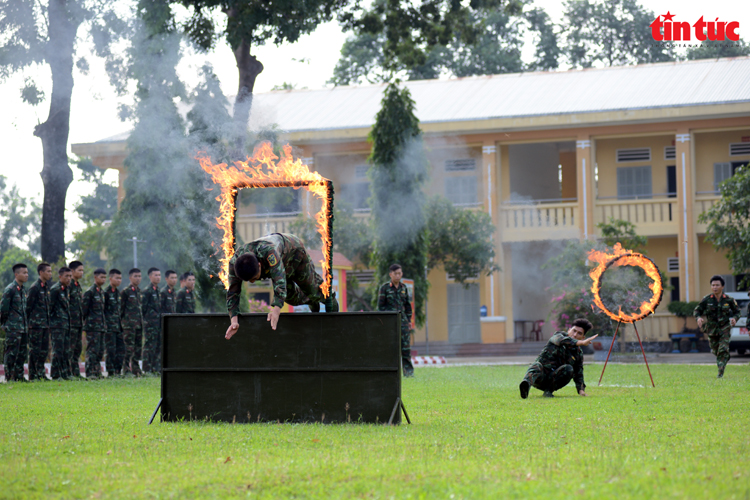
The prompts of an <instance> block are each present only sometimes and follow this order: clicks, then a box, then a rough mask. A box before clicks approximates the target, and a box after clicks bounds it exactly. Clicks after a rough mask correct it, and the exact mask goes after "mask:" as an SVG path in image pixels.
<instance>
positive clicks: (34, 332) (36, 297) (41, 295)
mask: <svg viewBox="0 0 750 500" xmlns="http://www.w3.org/2000/svg"><path fill="white" fill-rule="evenodd" d="M36 271H37V273H38V274H39V279H37V280H36V281H35V282H34V284H33V285H31V288H29V295H28V298H27V299H26V317H27V318H28V320H29V380H47V375H46V374H45V372H44V362H45V361H46V360H47V354H48V353H49V281H50V280H51V279H52V267H51V266H50V265H49V264H47V263H46V262H42V263H41V264H39V265H38V266H37V268H36Z"/></svg>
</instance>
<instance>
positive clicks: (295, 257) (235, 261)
mask: <svg viewBox="0 0 750 500" xmlns="http://www.w3.org/2000/svg"><path fill="white" fill-rule="evenodd" d="M260 279H270V280H271V281H272V282H273V301H272V302H271V312H269V313H268V318H267V319H268V321H269V322H270V323H271V328H272V329H274V330H276V325H277V324H278V321H279V315H280V314H281V308H282V307H283V306H284V302H286V303H287V304H290V305H293V306H298V305H303V304H307V305H308V306H309V307H310V310H311V311H313V312H318V311H320V304H321V303H323V304H324V305H325V307H326V312H337V311H338V310H339V305H338V302H337V301H336V295H335V294H334V293H331V294H330V295H329V296H328V297H324V296H323V292H322V291H321V289H320V286H321V285H322V284H323V278H322V277H321V276H320V275H319V274H318V273H317V272H316V271H315V264H313V261H312V259H310V256H309V255H308V253H307V250H305V246H304V245H303V244H302V242H301V241H300V239H299V238H297V237H296V236H294V235H293V234H282V233H273V234H269V235H267V236H264V237H262V238H258V239H257V240H255V241H251V242H250V243H247V244H246V245H243V246H241V247H239V248H238V249H237V251H236V252H235V253H234V256H233V257H232V259H231V260H230V261H229V288H228V289H227V310H228V311H229V317H230V318H231V323H230V325H229V328H227V332H226V334H225V338H227V339H230V338H232V336H233V335H234V334H235V333H237V330H238V329H239V327H240V325H239V320H238V319H237V315H238V314H239V312H240V307H239V306H240V293H241V292H242V282H243V281H249V282H250V283H254V282H255V281H257V280H260Z"/></svg>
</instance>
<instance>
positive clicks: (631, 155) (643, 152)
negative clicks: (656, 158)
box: [617, 148, 651, 163]
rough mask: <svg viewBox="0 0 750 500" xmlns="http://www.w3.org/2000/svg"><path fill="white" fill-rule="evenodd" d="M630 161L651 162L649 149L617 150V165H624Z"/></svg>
mask: <svg viewBox="0 0 750 500" xmlns="http://www.w3.org/2000/svg"><path fill="white" fill-rule="evenodd" d="M630 161H651V148H630V149H618V150H617V163H626V162H630Z"/></svg>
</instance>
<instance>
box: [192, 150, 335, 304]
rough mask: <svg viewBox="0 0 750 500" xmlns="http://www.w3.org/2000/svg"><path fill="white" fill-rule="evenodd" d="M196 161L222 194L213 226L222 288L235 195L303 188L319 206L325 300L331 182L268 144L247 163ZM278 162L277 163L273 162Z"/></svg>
mask: <svg viewBox="0 0 750 500" xmlns="http://www.w3.org/2000/svg"><path fill="white" fill-rule="evenodd" d="M196 159H197V160H198V161H199V162H200V164H201V167H202V168H203V170H205V171H206V173H208V174H211V177H212V179H213V181H214V183H215V184H217V185H219V187H221V193H220V194H219V196H217V197H216V199H217V200H218V201H219V203H220V207H219V212H220V214H219V217H217V218H216V226H217V227H219V228H220V229H222V230H223V231H224V237H223V239H222V243H221V249H222V250H223V253H224V255H223V256H222V257H221V258H220V259H219V261H220V262H221V271H220V272H219V278H220V279H221V281H222V283H224V287H227V286H228V269H229V261H230V260H231V258H232V256H233V255H234V244H235V236H234V234H235V227H234V226H235V224H234V223H235V212H236V211H237V193H238V192H239V190H240V189H242V188H270V187H292V188H294V189H299V188H301V187H304V188H305V189H307V190H308V191H309V192H311V193H312V194H314V195H315V196H317V197H318V198H320V200H321V202H322V206H321V208H320V211H319V212H318V213H317V215H316V217H315V218H316V220H317V222H318V233H319V234H320V236H321V239H322V240H323V275H324V281H323V284H322V285H321V286H320V289H321V291H322V292H323V295H324V296H326V297H328V296H329V295H330V293H331V286H332V284H333V273H332V272H331V267H332V257H333V238H332V234H333V182H331V181H330V180H329V179H326V178H325V177H323V176H321V175H320V174H318V173H317V172H311V171H310V169H309V168H308V167H307V165H305V164H304V163H302V160H300V159H299V158H298V159H296V160H295V159H294V157H293V156H292V147H291V146H290V145H288V144H287V145H285V146H284V147H283V152H282V155H281V158H279V157H278V156H276V154H274V152H273V147H272V146H271V143H270V142H262V143H261V144H260V145H259V146H258V147H256V148H255V151H253V156H252V157H248V158H247V160H246V161H236V162H234V166H228V165H227V164H226V163H219V164H218V165H214V164H213V163H212V162H211V158H209V157H208V156H206V155H205V153H203V152H200V153H198V156H197V157H196ZM276 160H278V161H276Z"/></svg>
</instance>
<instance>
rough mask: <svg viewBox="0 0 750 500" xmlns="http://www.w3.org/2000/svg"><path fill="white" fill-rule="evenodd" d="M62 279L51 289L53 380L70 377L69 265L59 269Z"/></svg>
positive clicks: (70, 277)
mask: <svg viewBox="0 0 750 500" xmlns="http://www.w3.org/2000/svg"><path fill="white" fill-rule="evenodd" d="M57 274H58V278H59V280H60V281H58V282H57V283H55V284H54V285H52V286H51V287H50V289H49V318H50V337H51V338H52V369H51V370H50V375H51V376H52V380H58V379H65V380H68V379H69V378H70V282H71V281H72V280H73V272H72V271H71V270H70V268H69V267H64V266H63V267H61V268H60V270H59V271H58V273H57Z"/></svg>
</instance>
